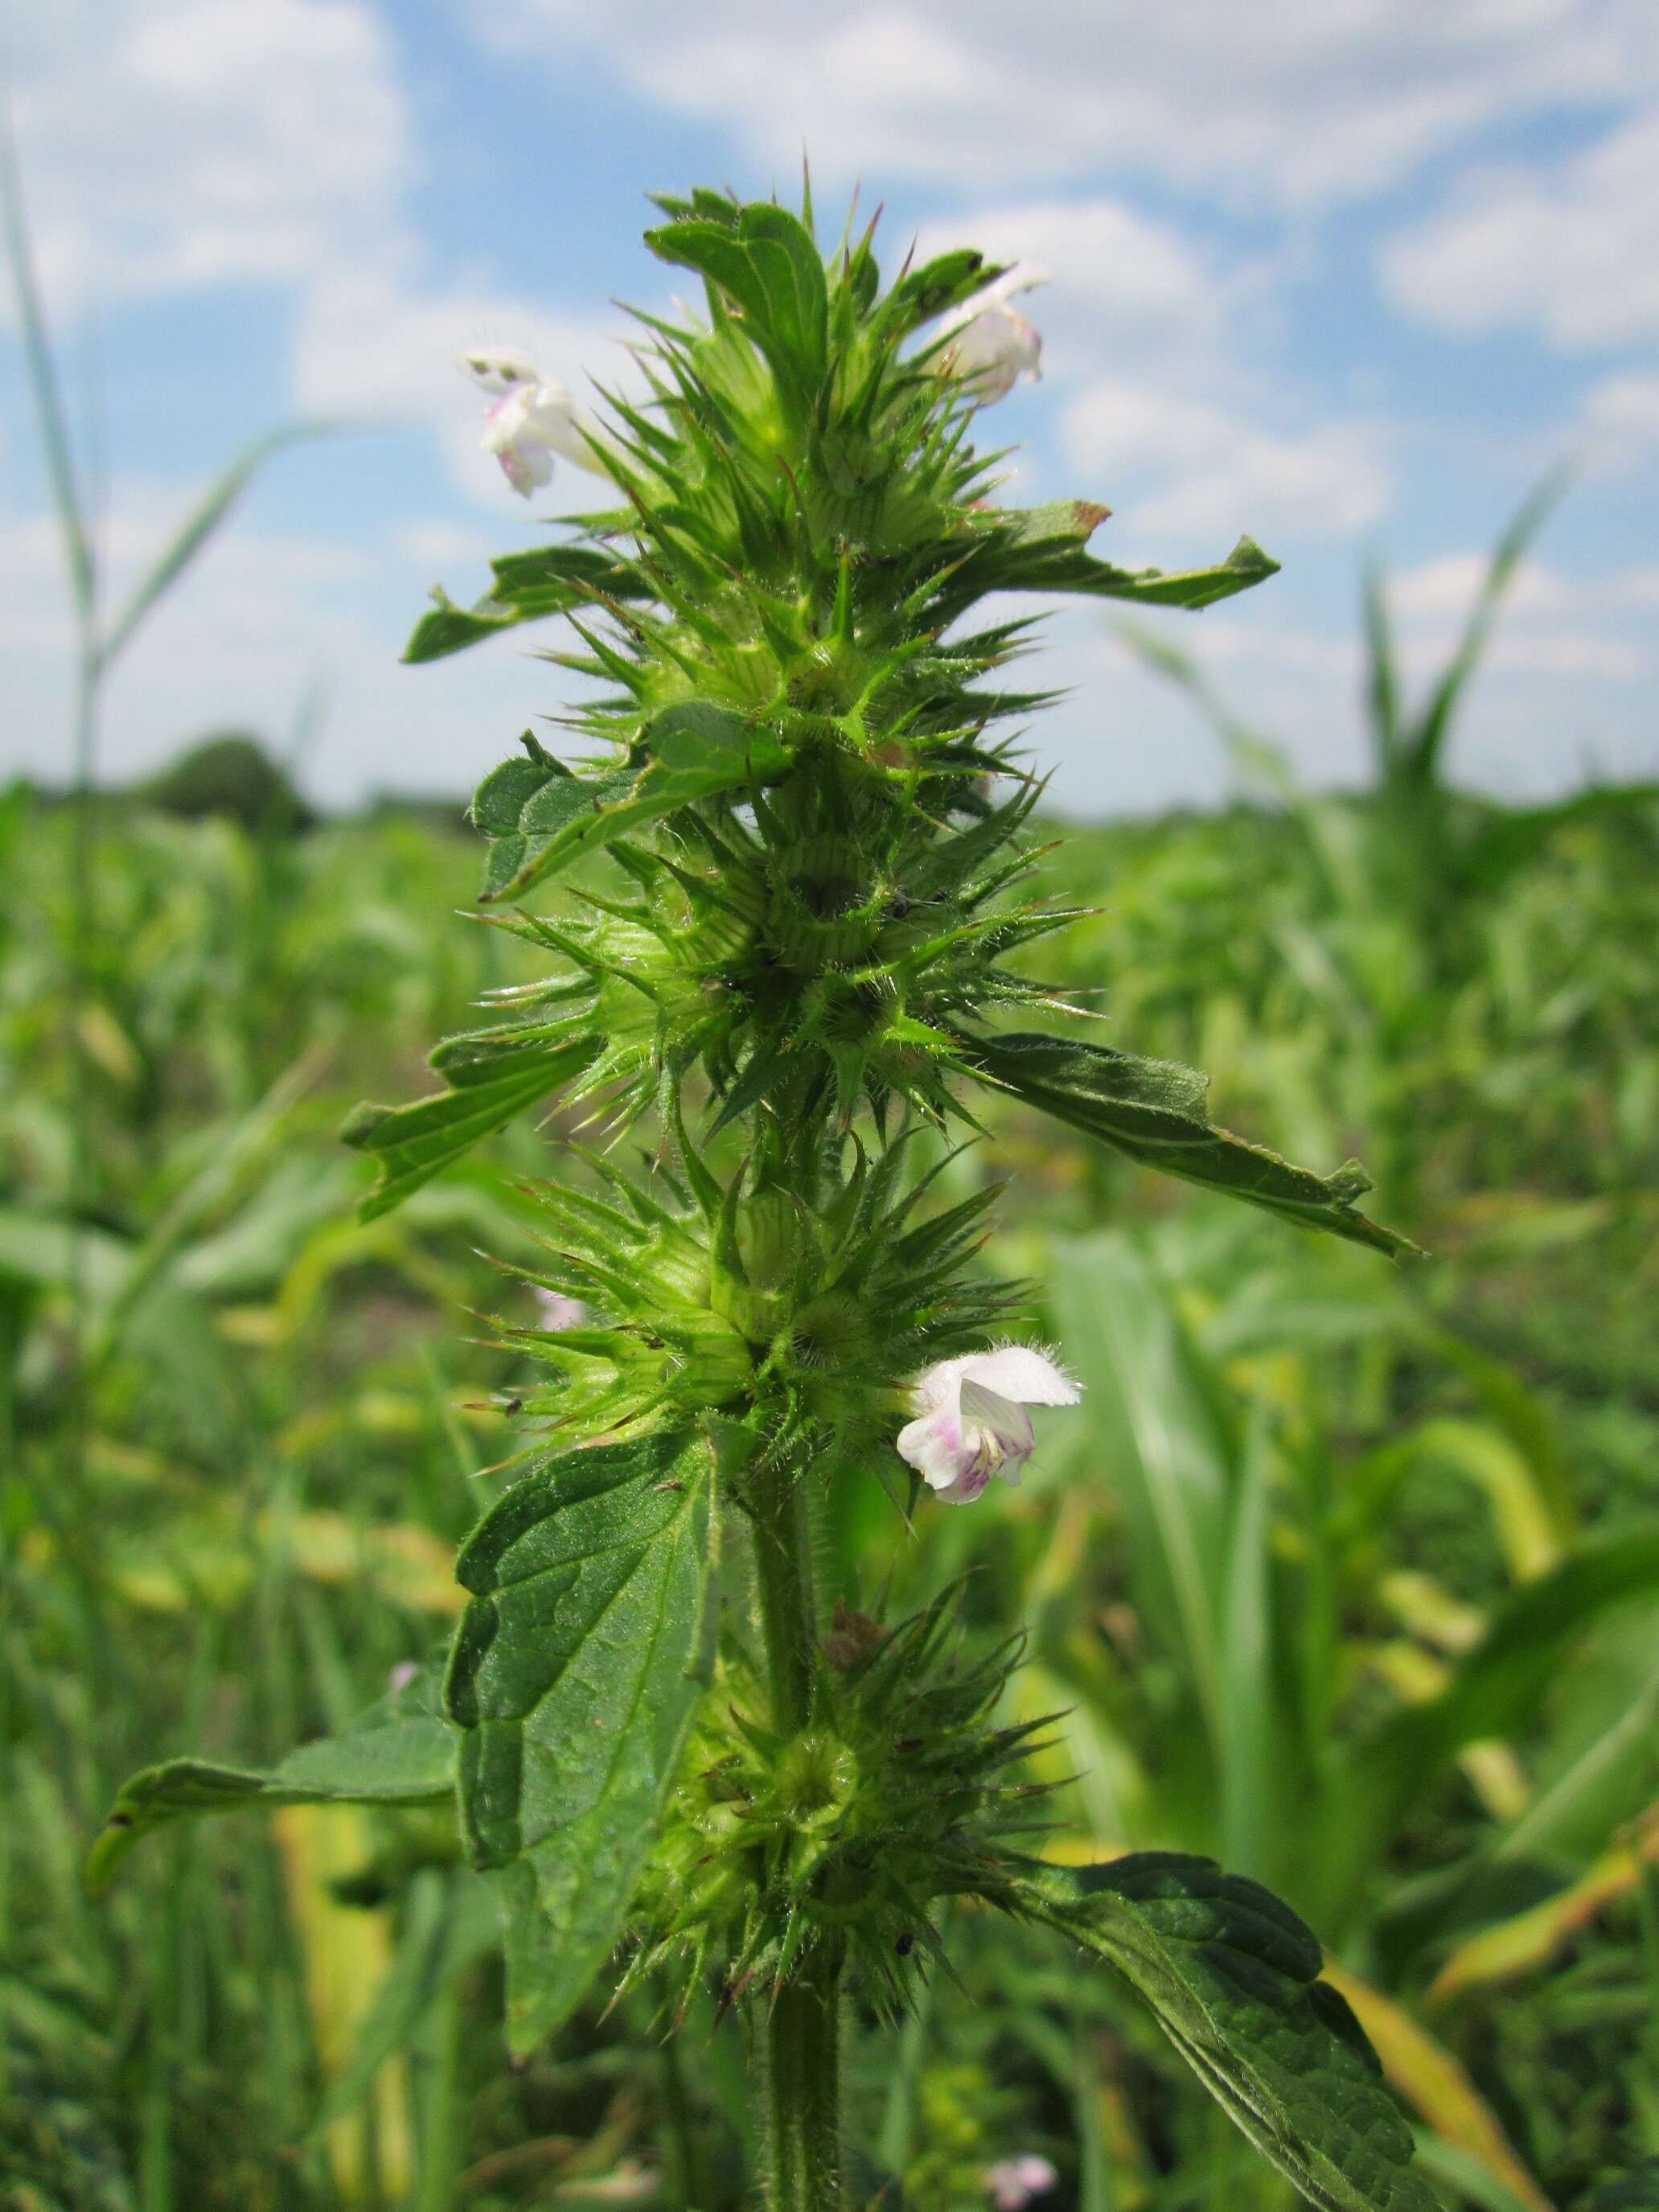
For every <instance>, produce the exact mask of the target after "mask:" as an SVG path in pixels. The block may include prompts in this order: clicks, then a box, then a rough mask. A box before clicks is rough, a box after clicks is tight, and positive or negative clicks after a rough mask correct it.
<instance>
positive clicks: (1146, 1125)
mask: <svg viewBox="0 0 1659 2212" xmlns="http://www.w3.org/2000/svg"><path fill="white" fill-rule="evenodd" d="M961 1042H962V1045H963V1052H964V1054H965V1056H966V1058H967V1061H968V1064H969V1066H971V1067H972V1068H973V1070H974V1072H975V1073H976V1074H977V1075H979V1076H981V1078H982V1079H984V1080H985V1081H986V1082H987V1083H993V1084H994V1085H997V1087H998V1088H999V1089H1000V1090H1003V1091H1012V1092H1013V1093H1014V1095H1015V1096H1016V1097H1020V1098H1023V1099H1024V1100H1025V1101H1026V1103H1027V1104H1028V1105H1031V1106H1037V1107H1040V1108H1041V1109H1042V1111H1043V1112H1044V1113H1046V1114H1052V1115H1054V1118H1055V1119H1056V1120H1057V1121H1066V1122H1069V1123H1070V1124H1071V1126H1072V1127H1073V1128H1077V1129H1081V1130H1083V1131H1085V1133H1087V1134H1088V1135H1090V1136H1091V1137H1099V1138H1101V1139H1103V1141H1104V1142H1105V1143H1107V1144H1109V1145H1111V1146H1115V1148H1116V1150H1117V1151H1119V1152H1126V1153H1127V1155H1128V1156H1129V1158H1131V1159H1135V1160H1139V1161H1141V1162H1142V1163H1143V1164H1145V1165H1146V1166H1148V1167H1153V1168H1157V1169H1158V1170H1159V1171H1160V1172H1161V1173H1163V1174H1164V1175H1171V1176H1181V1177H1182V1180H1183V1181H1185V1182H1196V1183H1203V1184H1205V1185H1206V1186H1207V1187H1208V1188H1211V1189H1212V1190H1222V1191H1225V1192H1226V1193H1227V1194H1228V1195H1229V1196H1230V1197H1233V1198H1242V1199H1245V1200H1249V1203H1250V1204H1251V1205H1252V1206H1266V1207H1267V1209H1268V1211H1269V1212H1273V1213H1278V1214H1280V1215H1282V1216H1283V1217H1284V1218H1285V1220H1287V1221H1295V1222H1298V1223H1300V1224H1301V1225H1302V1226H1303V1227H1304V1229H1325V1230H1328V1231H1330V1232H1331V1233H1332V1235H1334V1236H1336V1237H1346V1238H1347V1239H1348V1240H1349V1242H1350V1243H1355V1244H1369V1245H1370V1247H1371V1249H1373V1250H1374V1251H1377V1252H1386V1253H1387V1254H1388V1255H1389V1258H1390V1259H1399V1258H1401V1257H1402V1256H1404V1255H1407V1254H1410V1253H1414V1252H1415V1251H1416V1250H1417V1247H1416V1246H1415V1245H1414V1244H1413V1243H1411V1241H1410V1239H1409V1238H1408V1237H1401V1235H1399V1234H1398V1232H1397V1231H1394V1230H1392V1229H1383V1228H1382V1227H1380V1226H1379V1225H1377V1224H1376V1222H1374V1221H1371V1220H1370V1219H1368V1218H1367V1217H1366V1216H1365V1215H1364V1214H1363V1213H1361V1212H1359V1211H1358V1208H1357V1207H1356V1206H1355V1204H1354V1200H1356V1199H1358V1197H1360V1196H1361V1195H1362V1194H1364V1192H1365V1191H1367V1190H1369V1189H1370V1177H1369V1176H1367V1175H1366V1173H1365V1171H1364V1169H1363V1168H1362V1167H1361V1166H1360V1165H1359V1164H1358V1161H1356V1160H1350V1161H1349V1162H1347V1164H1346V1165H1345V1166H1343V1167H1340V1168H1339V1169H1338V1170H1336V1172H1335V1173H1334V1175H1329V1176H1320V1175H1316V1174H1315V1173H1314V1172H1313V1170H1311V1169H1310V1168H1298V1167H1294V1166H1292V1165H1291V1163H1290V1161H1288V1160H1285V1159H1281V1158H1279V1154H1278V1153H1277V1152H1269V1151H1267V1148H1266V1146H1261V1145H1252V1144H1249V1143H1247V1142H1246V1140H1245V1139H1243V1137H1236V1136H1235V1135H1234V1134H1233V1133H1232V1132H1231V1130H1230V1129H1222V1128H1218V1127H1217V1126H1216V1124H1215V1123H1214V1122H1213V1121H1211V1120H1210V1118H1209V1116H1208V1115H1207V1114H1206V1111H1205V1108H1204V1093H1205V1091H1206V1088H1207V1085H1208V1078H1207V1077H1206V1076H1203V1075H1200V1074H1198V1073H1196V1072H1195V1071H1194V1069H1192V1068H1189V1067H1181V1066H1176V1063H1175V1062H1174V1061H1172V1060H1140V1059H1137V1058H1136V1056H1135V1055H1134V1054H1133V1053H1126V1052H1117V1051H1115V1050H1113V1048H1111V1047H1110V1046H1108V1045H1098V1044H1088V1043H1084V1042H1079V1041H1077V1040H1074V1039H1072V1038H1067V1037H1052V1036H1041V1035H1024V1034H1018V1035H1011V1036H999V1037H967V1036H964V1037H963V1038H962V1039H961Z"/></svg>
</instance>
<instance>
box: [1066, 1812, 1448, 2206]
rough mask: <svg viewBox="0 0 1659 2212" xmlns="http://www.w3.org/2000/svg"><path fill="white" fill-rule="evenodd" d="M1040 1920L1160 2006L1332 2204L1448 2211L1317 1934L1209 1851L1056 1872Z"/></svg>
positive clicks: (1243, 2114) (1222, 2093)
mask: <svg viewBox="0 0 1659 2212" xmlns="http://www.w3.org/2000/svg"><path fill="white" fill-rule="evenodd" d="M1031 1888H1032V1895H1033V1903H1034V1909H1035V1910H1036V1912H1037V1914H1038V1917H1042V1918H1043V1919H1046V1920H1047V1921H1048V1923H1049V1924H1050V1925H1052V1926H1054V1927H1057V1928H1060V1929H1063V1930H1064V1932H1065V1933H1066V1934H1067V1935H1068V1936H1073V1938H1074V1939H1075V1940H1076V1941H1077V1942H1079V1943H1081V1944H1082V1945H1084V1946H1085V1948H1087V1949H1090V1950H1092V1951H1094V1952H1096V1953H1097V1954H1098V1955H1099V1956H1100V1957H1101V1958H1103V1959H1104V1960H1107V1961H1108V1962H1109V1964H1110V1965H1111V1966H1115V1968H1116V1969H1117V1971H1118V1972H1119V1973H1120V1974H1121V1975H1122V1976H1123V1978H1124V1979H1125V1980H1126V1981H1127V1983H1128V1984H1130V1986H1131V1987H1132V1988H1133V1990H1135V1992H1136V1993H1137V1995H1139V1996H1140V1997H1142V1998H1143V1999H1144V2000H1145V2001H1146V2003H1147V2004H1148V2005H1149V2006H1150V2007H1151V2008H1152V2012H1153V2014H1154V2015H1155V2016H1156V2018H1157V2020H1158V2025H1159V2026H1160V2027H1162V2028H1163V2030H1164V2033H1165V2034H1166V2035H1167V2036H1168V2037H1169V2039H1170V2042H1171V2043H1173V2044H1174V2045H1175V2047H1176V2050H1177V2051H1179V2052H1180V2053H1181V2055H1182V2057H1183V2058H1184V2059H1185V2060H1186V2061H1187V2063H1188V2065H1189V2066H1190V2067H1191V2068H1192V2069H1193V2071H1194V2073H1195V2074H1196V2075H1198V2077H1199V2079H1200V2081H1202V2082H1203V2084H1204V2086H1205V2087H1206V2089H1208V2090H1209V2092H1210V2093H1211V2095H1212V2096H1213V2097H1214V2098H1215V2099H1216V2100H1217V2101H1218V2103H1219V2104H1220V2105H1221V2106H1222V2107H1223V2108H1224V2110H1225V2112H1227V2114H1228V2116H1229V2118H1231V2120H1232V2121H1233V2123H1234V2124H1235V2125H1236V2126H1237V2127H1238V2128H1239V2129H1240V2130H1242V2131H1243V2134H1244V2135H1245V2136H1248V2137H1249V2140H1250V2142H1253V2143H1254V2144H1255V2148H1257V2149H1258V2150H1259V2151H1260V2152H1261V2154H1262V2156H1263V2157H1264V2158H1266V2159H1267V2160H1268V2161H1269V2163H1270V2164H1271V2165H1273V2166H1276V2167H1277V2168H1278V2170H1279V2172H1280V2173H1282V2174H1283V2175H1284V2176H1285V2179H1286V2180H1288V2181H1290V2182H1291V2183H1292V2184H1293V2185H1295V2187H1296V2188H1297V2189H1299V2190H1300V2191H1301V2192H1302V2194H1303V2195H1304V2197H1307V2198H1308V2199H1309V2201H1310V2203H1314V2204H1316V2205H1318V2206H1320V2207H1321V2208H1322V2212H1437V2200H1436V2198H1435V2197H1434V2196H1433V2194H1432V2192H1431V2191H1430V2189H1429V2188H1428V2186H1427V2185H1426V2184H1425V2182H1424V2181H1423V2180H1422V2179H1421V2178H1420V2177H1419V2175H1418V2174H1416V2173H1414V2172H1413V2171H1412V2167H1411V2156H1412V2134H1411V2130H1410V2129H1409V2127H1408V2126H1407V2124H1406V2122H1405V2119H1404V2118H1403V2117H1402V2116H1401V2112H1400V2110H1399V2107H1398V2106H1396V2105H1395V2101H1394V2099H1393V2097H1392V2096H1391V2095H1390V2093H1389V2090H1388V2088H1387V2087H1385V2085H1384V2083H1383V2078H1382V2069H1381V2067H1380V2066H1379V2064H1378V2063H1377V2060H1376V2055H1375V2053H1374V2052H1373V2051H1372V2050H1371V2047H1370V2044H1369V2043H1368V2042H1367V2041H1366V2039H1365V2036H1364V2032H1363V2030H1362V2029H1361V2028H1360V2026H1359V2023H1358V2021H1357V2020H1356V2019H1355V2018H1354V2015H1353V2013H1352V2010H1351V2009H1350V2008H1349V2006H1348V2004H1347V2002H1346V2000H1345V1999H1344V1998H1343V1997H1342V1996H1340V1993H1339V1992H1338V1991H1337V1990H1334V1988H1333V1987H1332V1986H1331V1984H1329V1983H1328V1982H1322V1981H1321V1980H1320V1979H1319V1969H1320V1956H1321V1954H1320V1948H1319V1943H1318V1941H1317V1939H1316V1937H1315V1936H1314V1935H1313V1934H1312V1932H1311V1931H1310V1929H1307V1928H1305V1927H1304V1925H1303V1923H1302V1922H1301V1921H1300V1920H1298V1919H1297V1917H1296V1915H1295V1914H1294V1913H1293V1912H1292V1911H1291V1909H1290V1907H1289V1906H1288V1905H1284V1904H1282V1903H1281V1902H1280V1901H1279V1899H1278V1898H1276V1897H1274V1896H1273V1893H1272V1892H1271V1891H1269V1890H1266V1889H1263V1888H1262V1887H1261V1885H1260V1884H1259V1883H1256V1882H1253V1881H1245V1880H1243V1878H1242V1877H1240V1876H1237V1875H1227V1874H1224V1873H1223V1872H1222V1870H1221V1869H1220V1868H1219V1867H1218V1866H1217V1865H1215V1863H1213V1862H1212V1860H1209V1859H1201V1858H1193V1857H1188V1856H1187V1855H1186V1854H1184V1853H1181V1852H1175V1851H1136V1852H1131V1853H1130V1854H1128V1855H1127V1857H1123V1858H1120V1859H1114V1860H1112V1861H1110V1862H1109V1863H1107V1864H1106V1865H1104V1866H1095V1867H1085V1868H1081V1869H1070V1868H1060V1867H1044V1868H1042V1869H1041V1871H1040V1872H1039V1873H1037V1874H1036V1875H1035V1876H1034V1877H1033V1880H1032V1884H1031Z"/></svg>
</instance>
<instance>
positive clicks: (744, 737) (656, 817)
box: [472, 699, 788, 901]
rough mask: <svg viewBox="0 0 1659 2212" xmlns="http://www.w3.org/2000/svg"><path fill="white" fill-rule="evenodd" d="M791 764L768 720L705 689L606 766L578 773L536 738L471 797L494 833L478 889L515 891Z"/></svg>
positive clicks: (490, 893)
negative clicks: (718, 702) (750, 717)
mask: <svg viewBox="0 0 1659 2212" xmlns="http://www.w3.org/2000/svg"><path fill="white" fill-rule="evenodd" d="M787 764H788V757H787V754H786V753H785V752H784V750H782V748H781V746H780V745H779V744H778V743H777V740H776V739H775V738H774V737H773V736H772V734H771V732H769V730H766V729H764V728H763V727H761V726H758V725H757V724H755V723H753V722H746V721H745V720H744V719H743V717H742V715H740V714H732V712H731V710H730V709H729V708H725V707H716V706H714V705H712V704H711V703H710V702H708V701H706V700H702V699H686V700H682V701H680V702H678V703H677V704H676V705H674V706H671V707H665V708H664V709H663V711H662V712H661V714H658V715H656V716H655V717H654V718H653V720H652V721H651V722H649V723H648V724H647V726H646V729H645V732H644V734H643V735H642V737H641V739H640V741H639V743H638V744H637V745H636V746H635V749H634V752H633V755H632V756H631V757H630V758H629V762H628V763H627V765H626V766H624V767H622V768H617V769H611V771H610V772H609V773H608V774H606V775H599V776H591V777H590V776H577V775H571V774H570V773H569V772H568V770H567V769H563V768H562V766H561V765H560V763H558V762H556V761H555V760H553V759H552V758H551V757H550V755H548V754H546V753H544V752H542V751H541V749H540V747H539V746H538V747H537V748H536V754H535V755H534V756H532V757H531V758H529V759H526V760H521V761H520V760H513V761H508V762H507V763H504V764H503V765H502V766H501V768H499V769H495V772H494V774H493V775H489V776H486V778H485V779H484V781H483V783H482V784H481V785H480V786H479V787H478V791H477V796H476V797H475V798H474V799H473V802H472V811H473V818H474V820H475V821H477V823H478V825H479V827H480V828H481V829H483V830H485V831H486V833H487V834H488V835H489V838H490V847H489V857H488V859H487V860H486V861H485V863H484V888H483V891H482V892H481V893H480V894H479V896H480V897H481V899H483V900H485V901H493V900H495V899H502V898H509V897H517V896H520V894H521V893H523V892H525V891H527V890H531V889H532V888H533V887H534V886H535V885H536V884H539V883H542V882H544V881H545V879H546V878H548V877H549V876H550V875H553V874H555V873H556V872H557V871H558V870H559V869H561V868H562V867H564V866H567V865H568V863H569V862H570V861H571V860H574V859H576V858H577V856H578V855H579V854H583V853H592V852H598V851H599V849H600V848H602V847H604V846H606V845H609V844H611V843H613V842H615V840H616V839H617V838H618V837H621V836H625V835H626V834H627V833H628V832H629V830H633V829H639V828H640V827H641V826H642V825H643V824H644V823H648V822H659V821H660V820H661V819H662V818H663V817H664V816H665V815H667V814H672V813H673V812H675V811H676V810H677V809H678V808H679V807H682V806H689V805H692V804H693V803H694V802H696V800H698V799H714V798H718V797H719V795H720V793H722V792H726V791H735V790H738V789H741V788H742V787H744V785H746V784H748V783H750V781H756V780H759V781H767V780H768V779H769V778H772V777H775V776H776V775H779V774H780V773H781V771H782V769H784V768H786V767H787ZM515 800H516V801H517V809H516V811H513V802H514V801H515Z"/></svg>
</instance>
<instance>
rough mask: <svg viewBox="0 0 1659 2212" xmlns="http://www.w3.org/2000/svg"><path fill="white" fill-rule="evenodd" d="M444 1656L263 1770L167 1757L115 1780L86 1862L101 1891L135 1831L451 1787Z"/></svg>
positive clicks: (420, 1799) (426, 1796) (386, 1801)
mask: <svg viewBox="0 0 1659 2212" xmlns="http://www.w3.org/2000/svg"><path fill="white" fill-rule="evenodd" d="M443 1668H444V1655H443V1654H441V1653H440V1654H438V1655H437V1656H435V1657H433V1658H431V1659H428V1661H427V1662H425V1663H424V1665H422V1667H421V1668H420V1669H419V1671H418V1672H417V1673H416V1675H415V1676H414V1678H413V1680H410V1681H409V1682H407V1683H405V1684H404V1686H403V1688H402V1689H400V1690H392V1691H389V1692H387V1693H386V1696H385V1697H384V1698H381V1699H380V1700H379V1701H378V1702H377V1703H376V1704H374V1705H371V1706H370V1707H369V1709H368V1711H367V1712H366V1713H364V1714H363V1715H362V1718H361V1719H359V1720H356V1721H354V1722H353V1723H352V1724H351V1726H350V1727H349V1729H345V1730H344V1731H343V1734H341V1735H331V1736H322V1737H319V1739H318V1741H316V1742H314V1743H307V1744H301V1747H299V1749H298V1750H297V1751H291V1752H289V1755H288V1757H287V1758H286V1759H281V1760H279V1761H278V1763H277V1764H276V1765H275V1766H272V1767H268V1768H265V1769H264V1770H259V1769H255V1768H249V1767H239V1766H221V1765H216V1764H215V1763H214V1762H213V1761H211V1760H210V1759H168V1760H167V1761H166V1762H165V1764H164V1765H160V1766H147V1767H144V1768H143V1769H142V1770H141V1771H139V1772H138V1773H137V1774H135V1775H133V1776H132V1777H131V1778H130V1779H129V1780H128V1781H126V1782H125V1783H124V1784H122V1787H121V1792H120V1795H119V1796H118V1797H117V1799H116V1801H115V1802H114V1804H113V1805H112V1807H111V1808H110V1813H109V1817H108V1819H107V1820H106V1821H105V1823H104V1827H103V1831H102V1832H101V1833H100V1836H99V1837H98V1839H97V1841H96V1842H95V1843H94V1844H93V1847H92V1850H91V1852H90V1853H89V1855H88V1860H87V1881H88V1885H89V1886H90V1887H92V1888H93V1889H94V1890H97V1889H102V1888H103V1887H105V1886H106V1883H107V1882H108V1881H110V1879H111V1877H112V1875H113V1874H114V1873H115V1870H116V1869H117V1868H118V1866H119V1865H120V1863H121V1862H122V1860H123V1859H124V1858H125V1857H126V1855H127V1853H128V1852H129V1851H130V1850H131V1849H132V1847H133V1845H134V1844H136V1843H137V1841H138V1840H139V1838H141V1837H143V1836H147V1835H149V1834H150V1833H151V1832H152V1831H154V1830H155V1829H156V1828H164V1827H167V1826H170V1824H171V1823H172V1822H173V1821H174V1820H195V1819H197V1818H198V1817H199V1816H200V1815H201V1814H204V1813H234V1812H240V1810H242V1809H243V1808H245V1807H247V1806H253V1805H262V1806H264V1807H266V1808H270V1807H274V1806H277V1805H430V1804H437V1803H441V1802H442V1801H443V1800H444V1799H445V1798H446V1797H447V1796H449V1795H450V1793H451V1792H452V1791H453V1789H454V1787H455V1732H454V1730H453V1728H451V1726H450V1724H449V1723H448V1722H447V1720H446V1719H445V1718H444V1717H443V1712H442V1709H441V1695H440V1692H441V1684H442V1679H443Z"/></svg>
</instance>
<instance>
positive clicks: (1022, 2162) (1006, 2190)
mask: <svg viewBox="0 0 1659 2212" xmlns="http://www.w3.org/2000/svg"><path fill="white" fill-rule="evenodd" d="M1059 2179H1060V2175H1059V2174H1058V2172H1056V2171H1055V2169H1054V2166H1052V2165H1051V2164H1050V2163H1049V2161H1048V2160H1047V2159H1046V2158H1044V2157H1042V2155H1041V2154H1040V2153H1038V2152H1036V2151H1034V2150H1028V2151H1026V2152H1025V2153H1024V2155H1023V2156H1021V2157H1019V2158H1001V2159H999V2160H997V2162H996V2164H995V2165H994V2166H987V2167H986V2169H985V2188H986V2192H987V2195H988V2196H989V2197H990V2199H991V2202H992V2203H993V2204H994V2205H995V2206H996V2208H997V2212H1024V2207H1025V2206H1026V2205H1028V2204H1029V2203H1030V2202H1031V2199H1032V2198H1033V2197H1046V2196H1047V2195H1048V2191H1050V2190H1051V2189H1052V2188H1053V2187H1054V2185H1055V2183H1056V2182H1057V2181H1058V2180H1059Z"/></svg>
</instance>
